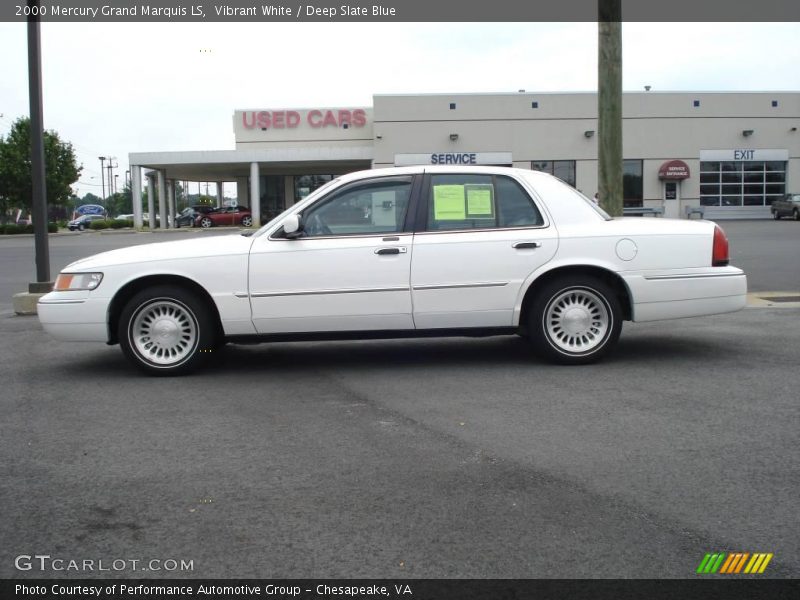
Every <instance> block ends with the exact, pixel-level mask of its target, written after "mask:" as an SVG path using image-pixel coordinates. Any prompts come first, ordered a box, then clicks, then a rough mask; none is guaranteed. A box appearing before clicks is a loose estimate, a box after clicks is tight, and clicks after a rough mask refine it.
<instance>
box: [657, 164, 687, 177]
mask: <svg viewBox="0 0 800 600" xmlns="http://www.w3.org/2000/svg"><path fill="white" fill-rule="evenodd" d="M658 178H659V179H688V178H689V165H687V164H686V163H685V162H683V161H682V160H670V161H667V162H665V163H664V164H663V165H661V168H659V169H658Z"/></svg>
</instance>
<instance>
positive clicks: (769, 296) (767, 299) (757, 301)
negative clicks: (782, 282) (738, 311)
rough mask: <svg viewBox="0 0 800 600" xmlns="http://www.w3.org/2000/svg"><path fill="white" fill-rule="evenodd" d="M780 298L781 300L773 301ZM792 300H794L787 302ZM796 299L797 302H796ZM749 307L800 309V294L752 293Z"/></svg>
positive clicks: (749, 296) (748, 300) (749, 298)
mask: <svg viewBox="0 0 800 600" xmlns="http://www.w3.org/2000/svg"><path fill="white" fill-rule="evenodd" d="M773 298H776V299H777V298H780V300H773ZM787 298H792V300H786V299H787ZM794 298H796V299H797V300H796V301H795V300H794ZM747 306H748V307H753V308H800V292H750V293H749V294H747Z"/></svg>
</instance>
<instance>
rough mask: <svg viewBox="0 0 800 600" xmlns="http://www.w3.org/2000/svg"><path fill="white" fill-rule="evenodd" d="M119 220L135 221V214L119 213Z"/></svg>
mask: <svg viewBox="0 0 800 600" xmlns="http://www.w3.org/2000/svg"><path fill="white" fill-rule="evenodd" d="M116 219H117V221H133V215H117V216H116Z"/></svg>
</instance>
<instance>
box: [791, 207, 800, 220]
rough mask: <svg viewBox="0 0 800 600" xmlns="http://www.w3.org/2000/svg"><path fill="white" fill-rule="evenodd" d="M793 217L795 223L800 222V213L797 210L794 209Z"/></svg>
mask: <svg viewBox="0 0 800 600" xmlns="http://www.w3.org/2000/svg"><path fill="white" fill-rule="evenodd" d="M792 216H793V217H794V220H795V221H800V211H798V210H797V209H796V208H795V209H794V212H793V213H792Z"/></svg>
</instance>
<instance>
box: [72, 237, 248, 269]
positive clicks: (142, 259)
mask: <svg viewBox="0 0 800 600" xmlns="http://www.w3.org/2000/svg"><path fill="white" fill-rule="evenodd" d="M252 243H253V238H252V237H245V236H243V235H238V234H235V235H219V236H210V235H201V236H199V237H198V238H196V239H191V240H180V241H176V242H160V243H155V244H143V245H141V246H130V247H128V248H119V249H117V250H110V251H108V252H102V253H100V254H95V255H94V256H89V257H87V258H83V259H81V260H78V261H76V262H74V263H71V264H70V265H67V266H66V267H65V268H64V271H70V272H80V271H92V270H97V269H103V268H106V267H113V266H116V265H127V264H131V263H146V262H155V261H162V260H176V259H177V260H182V259H191V258H210V257H213V256H221V255H226V256H235V255H241V254H247V253H248V252H249V251H250V245H251V244H252Z"/></svg>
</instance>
